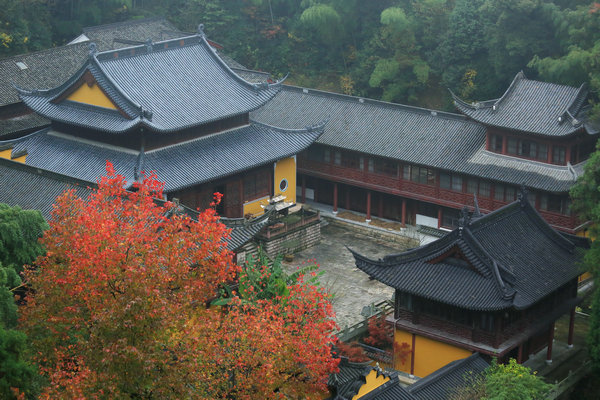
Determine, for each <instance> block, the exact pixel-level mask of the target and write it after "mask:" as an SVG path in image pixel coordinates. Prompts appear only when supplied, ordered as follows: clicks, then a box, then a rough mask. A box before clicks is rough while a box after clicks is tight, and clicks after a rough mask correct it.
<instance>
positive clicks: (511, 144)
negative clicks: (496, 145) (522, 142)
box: [506, 137, 518, 155]
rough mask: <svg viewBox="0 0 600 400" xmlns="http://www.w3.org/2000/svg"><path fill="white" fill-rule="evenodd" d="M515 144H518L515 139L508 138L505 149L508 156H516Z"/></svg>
mask: <svg viewBox="0 0 600 400" xmlns="http://www.w3.org/2000/svg"><path fill="white" fill-rule="evenodd" d="M517 144H518V141H517V139H515V138H511V137H509V138H508V146H507V149H506V151H507V152H508V154H513V155H516V154H517Z"/></svg>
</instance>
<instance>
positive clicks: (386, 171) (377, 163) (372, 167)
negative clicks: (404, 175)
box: [369, 158, 398, 177]
mask: <svg viewBox="0 0 600 400" xmlns="http://www.w3.org/2000/svg"><path fill="white" fill-rule="evenodd" d="M369 172H372V173H375V174H380V175H387V176H393V177H397V176H398V163H397V162H395V161H391V160H386V159H384V158H375V159H373V158H370V159H369Z"/></svg>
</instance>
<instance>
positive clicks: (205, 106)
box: [19, 30, 280, 133]
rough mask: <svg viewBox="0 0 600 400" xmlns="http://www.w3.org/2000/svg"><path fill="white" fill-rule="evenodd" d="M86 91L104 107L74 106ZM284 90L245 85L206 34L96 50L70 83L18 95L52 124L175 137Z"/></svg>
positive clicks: (85, 103) (242, 111)
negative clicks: (173, 134)
mask: <svg viewBox="0 0 600 400" xmlns="http://www.w3.org/2000/svg"><path fill="white" fill-rule="evenodd" d="M86 84H87V85H88V86H89V88H90V90H95V99H96V100H98V99H100V100H101V101H100V102H98V101H96V100H94V101H86V100H80V99H79V98H76V100H74V99H75V98H74V97H73V96H72V94H73V93H75V92H76V91H77V90H78V89H80V88H82V87H83V86H84V85H86ZM279 86H280V85H279V83H275V84H267V83H250V82H247V81H245V80H244V79H242V78H241V77H240V76H239V75H237V74H236V73H235V72H233V71H232V70H231V69H230V68H229V67H228V66H227V65H226V64H225V63H224V62H223V60H221V58H220V57H219V56H218V55H217V53H216V50H215V49H214V48H213V47H212V46H210V44H209V43H208V41H207V40H206V38H205V36H204V34H203V33H202V31H201V30H200V31H199V33H198V34H197V35H194V36H188V37H185V38H179V39H174V40H167V41H164V42H158V43H152V42H148V43H147V44H145V45H141V46H134V47H128V48H124V49H119V50H111V51H107V52H101V53H98V52H96V50H95V46H94V45H93V44H91V45H90V54H89V57H88V60H87V62H86V63H85V64H84V65H83V66H82V67H81V68H80V70H79V71H78V72H77V73H76V74H75V75H73V76H72V77H71V78H70V79H69V80H67V81H66V82H65V83H63V84H62V85H60V86H58V87H56V88H54V89H50V90H41V91H40V90H24V89H19V94H20V97H21V99H22V100H23V101H24V102H25V103H26V104H27V105H28V106H29V107H30V108H32V109H33V110H34V111H36V112H37V113H39V114H41V115H43V116H45V117H47V118H49V119H51V120H53V121H59V122H63V123H67V124H71V125H74V126H80V127H84V128H92V129H99V130H101V131H105V132H110V133H122V132H125V131H128V130H130V129H132V128H135V127H145V128H147V129H150V130H152V131H155V132H174V131H178V130H181V129H186V128H191V127H194V126H197V125H202V124H206V123H209V122H213V121H216V120H220V119H224V118H228V117H232V116H236V115H241V114H245V113H248V112H250V111H252V110H254V109H256V108H258V107H260V106H262V105H263V104H265V103H266V102H267V101H268V100H269V99H271V98H272V97H273V96H274V95H275V94H276V93H277V92H278V90H279ZM83 89H85V87H83ZM83 89H82V90H83Z"/></svg>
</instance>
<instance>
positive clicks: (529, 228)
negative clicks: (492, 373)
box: [352, 193, 581, 311]
mask: <svg viewBox="0 0 600 400" xmlns="http://www.w3.org/2000/svg"><path fill="white" fill-rule="evenodd" d="M577 244H579V245H581V243H580V242H579V241H577ZM576 247H577V246H576V244H575V243H574V241H571V240H569V238H568V237H566V236H564V235H561V234H560V233H558V232H557V231H556V230H554V229H553V228H552V227H550V226H549V225H548V223H547V222H545V221H544V220H543V219H542V217H541V216H540V215H539V214H538V213H537V211H536V210H535V209H534V208H533V207H532V206H531V205H530V204H529V200H527V196H526V194H523V193H521V195H520V199H519V200H517V201H515V202H513V203H511V204H509V205H507V206H504V207H502V208H500V209H498V210H496V211H493V212H491V213H489V214H487V215H484V216H481V217H479V216H478V217H477V218H474V219H472V220H470V219H469V217H468V213H467V212H466V211H465V210H463V217H462V218H461V222H460V226H459V228H457V229H455V230H453V231H452V232H450V233H448V234H447V235H446V236H443V237H442V238H440V239H438V240H436V241H434V242H432V243H429V244H426V245H424V246H421V247H418V248H416V249H413V250H409V251H406V252H403V253H399V254H392V255H388V256H385V257H384V258H383V259H379V260H372V259H370V258H368V257H365V256H363V255H361V254H358V253H356V252H354V251H352V253H353V254H354V258H355V260H356V266H357V267H358V268H359V269H361V270H362V271H364V272H365V273H367V274H368V275H369V276H370V277H372V278H374V279H377V280H378V281H380V282H382V283H385V284H386V285H389V286H391V287H393V288H395V289H396V290H398V291H400V292H403V293H408V294H411V295H415V296H419V297H423V298H427V299H430V300H433V301H437V302H441V303H445V304H448V305H452V306H455V307H460V308H464V309H470V310H479V311H494V310H501V309H509V308H515V309H525V308H527V307H530V306H531V305H532V304H534V303H536V302H537V301H539V300H541V299H542V298H543V297H545V296H547V295H549V294H551V293H552V292H553V291H555V290H557V289H559V288H560V287H562V286H563V285H565V284H567V283H568V282H570V281H571V280H572V279H574V278H576V277H577V276H578V275H579V273H580V272H581V271H580V269H579V261H580V257H579V256H580V254H579V252H578V251H576Z"/></svg>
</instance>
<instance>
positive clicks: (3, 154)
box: [0, 149, 12, 160]
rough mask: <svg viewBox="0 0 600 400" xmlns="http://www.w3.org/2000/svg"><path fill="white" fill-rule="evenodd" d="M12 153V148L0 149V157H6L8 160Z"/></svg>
mask: <svg viewBox="0 0 600 400" xmlns="http://www.w3.org/2000/svg"><path fill="white" fill-rule="evenodd" d="M11 153H12V149H6V150H0V158H6V159H7V160H10V159H11V158H10V155H11Z"/></svg>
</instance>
